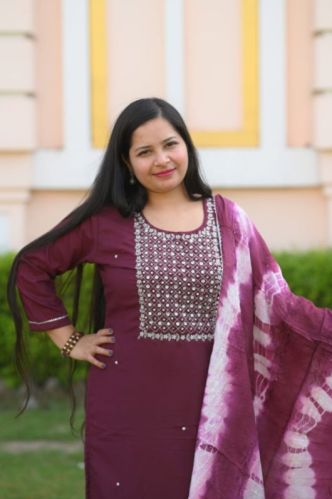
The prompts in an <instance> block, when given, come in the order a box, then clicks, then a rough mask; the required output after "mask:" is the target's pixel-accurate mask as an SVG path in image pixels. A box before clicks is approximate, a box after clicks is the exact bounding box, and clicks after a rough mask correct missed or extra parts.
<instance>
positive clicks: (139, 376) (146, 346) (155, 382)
mask: <svg viewBox="0 0 332 499" xmlns="http://www.w3.org/2000/svg"><path fill="white" fill-rule="evenodd" d="M86 261H88V262H95V263H97V264H98V267H99V270H100V273H101V277H102V280H103V284H104V290H105V299H106V321H105V327H111V328H112V329H113V331H114V335H115V338H116V343H115V345H114V346H113V347H112V348H113V350H114V355H113V356H112V357H111V358H110V359H107V358H106V360H105V357H100V358H101V359H102V360H103V361H105V362H106V364H107V367H106V369H104V370H100V369H98V368H96V367H94V366H92V367H90V369H89V375H88V382H87V397H86V445H85V453H86V482H87V497H88V499H110V498H114V499H116V498H119V499H120V498H121V499H157V498H158V499H186V498H187V497H188V494H189V485H190V479H191V473H192V466H193V456H194V451H195V444H196V436H197V430H198V421H199V415H200V410H201V404H202V397H203V392H204V386H205V381H206V374H207V369H208V363H209V358H210V353H211V350H212V343H211V342H201V341H193V342H187V341H183V342H176V341H170V342H168V341H158V340H149V339H139V340H138V334H139V307H138V295H137V286H136V275H135V241H134V231H133V220H132V219H124V218H122V217H121V216H120V215H119V214H118V213H117V212H115V210H113V209H111V208H109V209H105V210H104V211H103V212H102V213H100V214H99V215H96V216H94V217H92V218H91V219H90V220H88V221H86V222H84V223H83V224H82V225H81V226H80V227H78V228H77V229H75V230H74V231H72V232H71V233H70V234H68V235H66V236H64V237H62V238H61V239H60V240H58V241H57V242H55V243H54V244H52V245H50V246H49V247H48V248H44V249H42V250H39V251H36V252H34V253H33V254H31V255H28V256H26V257H25V258H24V260H23V262H22V263H21V265H20V268H19V275H18V286H19V289H20V293H21V296H22V300H23V303H24V306H25V309H26V311H27V315H28V317H29V319H32V320H33V321H34V322H39V321H43V320H50V319H52V318H54V317H60V316H62V315H63V314H66V311H65V310H64V308H63V305H62V303H61V302H60V300H59V299H58V298H57V297H56V296H55V292H54V286H53V277H54V276H55V275H57V274H58V273H61V272H63V271H64V270H67V269H68V268H70V267H72V266H74V265H76V264H77V263H79V262H86ZM69 323H70V320H69V319H68V318H67V319H60V320H58V321H54V322H52V323H51V326H50V323H46V324H45V323H44V324H40V325H35V324H32V325H31V329H33V330H39V331H42V330H45V329H51V328H54V327H59V326H63V325H65V324H69Z"/></svg>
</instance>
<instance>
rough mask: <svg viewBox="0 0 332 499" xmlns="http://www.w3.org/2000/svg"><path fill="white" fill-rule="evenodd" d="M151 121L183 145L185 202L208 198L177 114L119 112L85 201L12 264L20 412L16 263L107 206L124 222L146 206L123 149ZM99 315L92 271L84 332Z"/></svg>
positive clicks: (153, 109)
mask: <svg viewBox="0 0 332 499" xmlns="http://www.w3.org/2000/svg"><path fill="white" fill-rule="evenodd" d="M157 117H162V118H164V119H165V120H167V121H168V122H169V123H170V124H171V126H172V127H173V128H174V129H175V130H176V131H177V133H178V134H179V135H180V136H181V137H182V139H183V140H184V142H185V143H186V146H187V151H188V169H187V173H186V176H185V178H184V186H185V189H186V192H187V194H188V196H189V197H190V198H191V199H195V200H196V199H198V198H207V197H209V196H211V189H210V188H209V186H208V185H207V184H206V183H205V182H204V181H203V180H202V177H201V174H200V170H199V162H198V158H197V153H196V150H195V147H194V145H193V143H192V140H191V137H190V135H189V132H188V129H187V127H186V125H185V123H184V121H183V119H182V117H181V115H180V114H179V112H178V111H177V110H176V109H175V108H174V107H173V106H171V105H170V104H169V103H168V102H166V101H164V100H162V99H159V98H146V99H139V100H136V101H134V102H132V103H131V104H129V105H128V106H127V107H126V108H125V109H124V110H123V111H122V112H121V114H120V115H119V117H118V118H117V120H116V122H115V124H114V127H113V130H112V133H111V136H110V140H109V142H108V145H107V148H106V151H105V154H104V158H103V161H102V163H101V166H100V169H99V172H98V174H97V176H96V178H95V181H94V183H93V185H92V187H91V189H90V191H89V193H88V195H87V197H86V198H85V200H84V201H83V202H82V203H81V204H80V206H78V207H77V208H76V209H74V210H73V211H72V212H71V213H70V214H69V215H68V216H67V217H66V218H65V219H64V220H63V221H62V222H61V223H60V224H59V225H57V226H56V227H55V228H53V229H51V230H50V231H49V232H47V233H46V234H44V235H42V236H41V237H39V238H37V239H35V240H34V241H32V242H31V243H29V244H28V245H27V246H25V247H24V248H22V249H21V250H20V251H19V252H18V254H17V255H16V257H15V259H14V262H13V264H12V268H11V271H10V275H9V279H8V286H7V296H8V303H9V307H10V310H11V312H12V315H13V318H14V323H15V329H16V344H15V356H16V365H17V369H18V372H19V374H20V375H21V378H22V380H23V381H24V383H25V385H26V388H27V398H26V402H25V404H24V407H23V409H22V411H23V410H24V408H25V407H26V405H27V402H28V400H29V395H30V390H29V381H28V371H27V359H26V350H25V344H24V336H23V319H22V315H21V308H20V307H19V303H18V300H17V291H16V276H17V268H18V265H19V262H20V258H21V257H22V255H26V254H27V253H28V252H30V251H33V250H36V249H38V248H40V247H42V246H45V245H47V244H50V243H52V242H53V241H55V240H56V239H58V238H59V237H61V236H63V235H64V234H66V233H68V232H69V231H71V230H72V229H74V228H75V227H76V226H78V225H79V224H80V223H82V222H83V221H84V220H86V219H87V218H88V217H90V216H91V215H93V214H95V213H97V212H98V211H100V210H101V209H102V208H104V207H105V206H113V207H114V208H115V209H117V210H118V211H119V212H120V213H121V214H122V215H123V216H124V217H128V216H131V215H132V214H133V213H135V212H137V211H141V210H142V209H143V208H144V206H145V204H146V202H147V192H146V190H145V188H144V187H143V186H142V185H141V184H140V183H139V182H135V183H134V185H132V184H131V183H130V172H129V169H128V167H127V163H128V162H129V149H130V146H131V140H132V135H133V132H134V131H135V130H136V129H137V128H138V127H139V126H141V125H143V124H144V123H146V122H147V121H149V120H152V119H154V118H157ZM81 279H82V266H81V265H79V266H78V267H76V279H75V289H74V296H73V299H74V301H73V316H72V322H73V324H74V325H75V322H76V319H77V314H78V304H79V295H80V288H81ZM104 315H105V303H104V294H103V287H102V283H101V280H100V278H99V274H98V271H97V269H95V274H94V281H93V290H92V296H91V310H90V321H89V322H90V331H97V330H98V329H101V328H102V327H103V322H104ZM22 411H21V412H22Z"/></svg>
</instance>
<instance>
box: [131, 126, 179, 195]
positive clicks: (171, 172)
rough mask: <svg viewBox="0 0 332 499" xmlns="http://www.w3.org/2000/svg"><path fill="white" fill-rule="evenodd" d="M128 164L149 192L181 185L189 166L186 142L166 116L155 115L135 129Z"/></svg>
mask: <svg viewBox="0 0 332 499" xmlns="http://www.w3.org/2000/svg"><path fill="white" fill-rule="evenodd" d="M129 167H130V169H131V171H132V173H133V174H134V176H135V177H136V179H137V180H138V181H139V182H140V183H141V184H142V185H143V186H144V187H145V188H146V190H147V191H148V193H149V192H154V193H165V192H169V191H172V190H174V189H182V188H183V179H184V177H185V175H186V173H187V169H188V151H187V146H186V143H185V141H184V140H183V139H182V137H181V135H179V134H178V133H177V132H176V130H174V128H173V127H172V125H171V124H170V123H169V122H168V121H167V120H165V119H164V118H161V117H159V118H154V119H152V120H150V121H147V122H146V123H144V124H143V125H141V126H139V127H138V128H136V130H135V131H134V133H133V135H132V140H131V146H130V149H129Z"/></svg>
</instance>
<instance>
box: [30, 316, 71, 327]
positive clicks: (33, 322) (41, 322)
mask: <svg viewBox="0 0 332 499" xmlns="http://www.w3.org/2000/svg"><path fill="white" fill-rule="evenodd" d="M66 317H68V315H62V316H61V317H54V319H48V320H47V321H39V322H37V321H29V323H30V324H38V325H41V324H47V323H48V322H55V321H59V320H61V319H65V318H66Z"/></svg>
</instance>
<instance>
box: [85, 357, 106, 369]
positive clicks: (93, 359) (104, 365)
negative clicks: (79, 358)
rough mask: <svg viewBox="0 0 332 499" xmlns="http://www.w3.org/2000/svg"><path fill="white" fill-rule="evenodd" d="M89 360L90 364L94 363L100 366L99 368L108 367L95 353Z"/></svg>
mask: <svg viewBox="0 0 332 499" xmlns="http://www.w3.org/2000/svg"><path fill="white" fill-rule="evenodd" d="M87 361H88V362H90V364H92V365H93V366H96V367H99V369H105V367H106V364H104V363H103V362H101V361H100V360H97V359H95V357H94V356H93V355H89V357H88V358H87Z"/></svg>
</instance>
